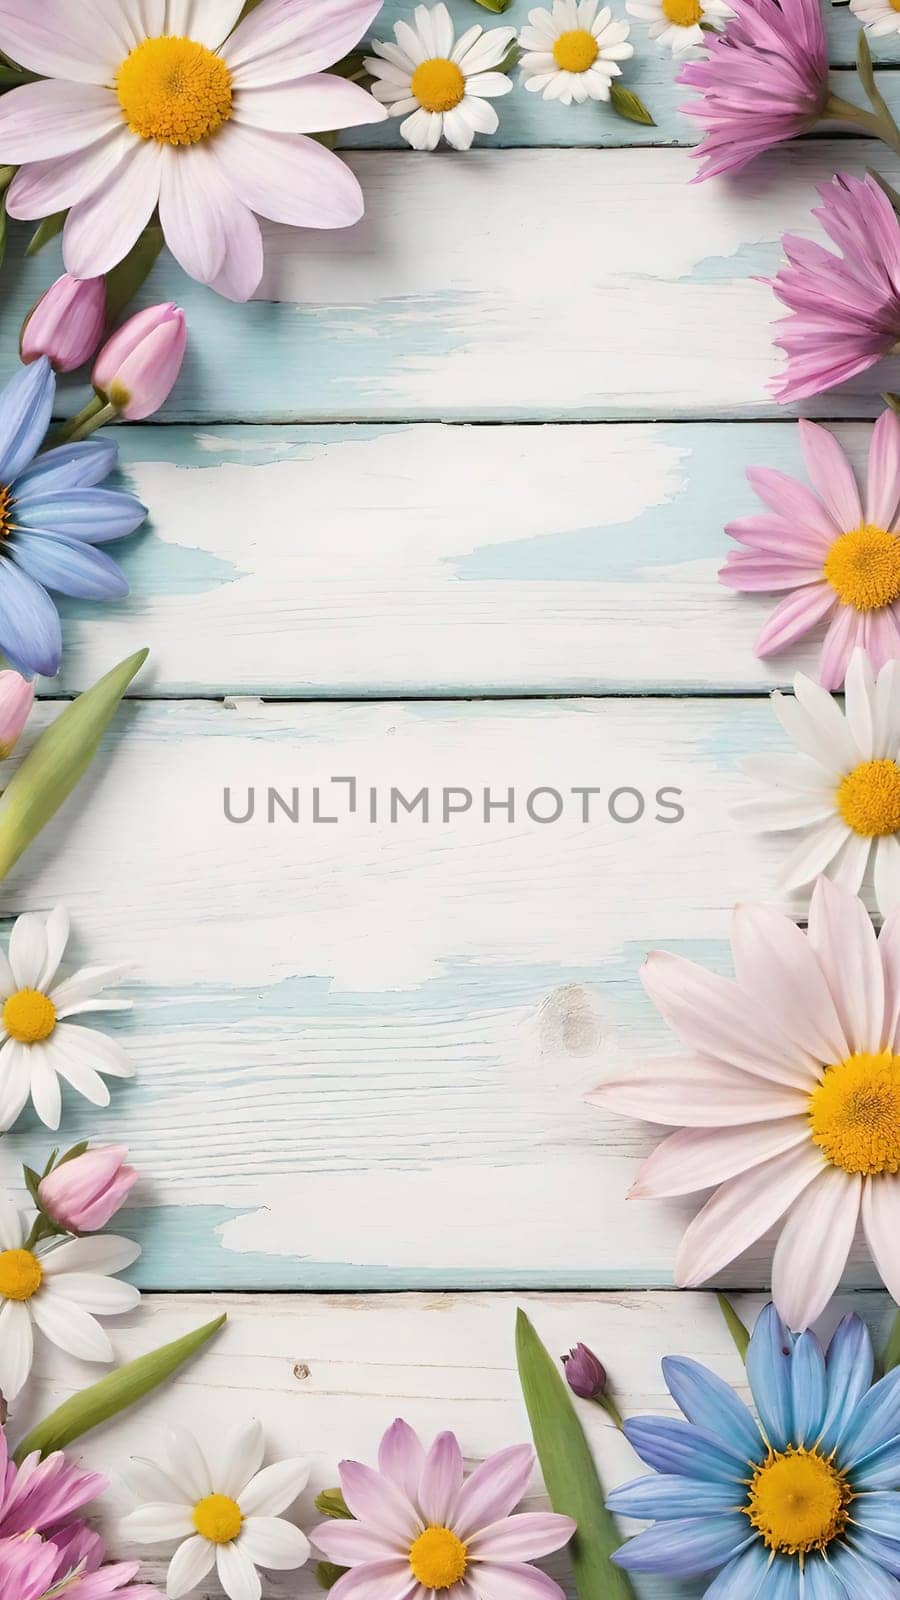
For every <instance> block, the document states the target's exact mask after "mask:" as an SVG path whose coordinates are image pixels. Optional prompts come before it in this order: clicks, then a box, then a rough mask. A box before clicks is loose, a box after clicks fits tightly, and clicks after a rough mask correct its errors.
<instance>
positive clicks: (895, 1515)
mask: <svg viewBox="0 0 900 1600" xmlns="http://www.w3.org/2000/svg"><path fill="white" fill-rule="evenodd" d="M853 1521H854V1522H855V1523H857V1524H858V1525H859V1527H861V1528H868V1530H869V1532H870V1533H877V1534H880V1535H881V1537H882V1538H883V1539H900V1494H897V1493H896V1492H895V1493H891V1492H890V1490H888V1491H886V1492H884V1493H882V1494H861V1495H859V1496H858V1498H857V1499H856V1500H854V1502H853Z"/></svg>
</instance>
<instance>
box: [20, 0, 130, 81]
mask: <svg viewBox="0 0 900 1600" xmlns="http://www.w3.org/2000/svg"><path fill="white" fill-rule="evenodd" d="M0 46H2V48H3V49H4V50H7V51H8V52H9V54H10V55H11V56H12V58H13V60H14V61H20V62H21V63H22V66H23V67H28V68H29V70H30V71H31V72H37V73H39V74H40V75H41V76H42V77H47V78H72V79H74V80H75V81H76V82H78V83H92V84H105V83H109V82H111V80H112V79H113V77H114V76H115V72H116V68H117V67H118V66H120V65H121V61H122V56H121V43H120V39H119V37H118V35H117V33H116V31H115V30H114V29H113V28H111V27H110V26H109V25H108V23H107V22H106V19H105V17H104V14H103V11H102V10H100V9H98V7H97V6H95V5H94V4H92V3H91V0H83V3H82V4H81V5H80V6H79V8H78V11H77V12H74V11H73V10H72V7H71V5H70V3H69V0H41V4H40V6H39V7H36V6H35V5H34V0H0Z"/></svg>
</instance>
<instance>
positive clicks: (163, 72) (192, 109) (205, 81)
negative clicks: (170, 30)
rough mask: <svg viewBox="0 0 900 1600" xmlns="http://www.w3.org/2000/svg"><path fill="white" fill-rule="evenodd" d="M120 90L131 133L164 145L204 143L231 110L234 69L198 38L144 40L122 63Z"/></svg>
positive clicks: (117, 78) (224, 121)
mask: <svg viewBox="0 0 900 1600" xmlns="http://www.w3.org/2000/svg"><path fill="white" fill-rule="evenodd" d="M116 93H117V94H118V96H119V104H120V106H121V107H122V111H123V113H124V116H125V121H126V122H127V123H128V126H129V128H130V129H131V131H132V133H135V134H137V136H138V138H139V139H157V140H158V141H159V142H160V144H171V145H190V144H199V143H200V140H201V139H208V138H209V136H210V134H212V133H217V132H218V130H219V128H221V127H222V126H223V124H224V123H226V122H227V121H228V119H229V117H230V116H231V112H232V95H231V73H230V72H229V70H228V68H227V67H226V65H225V62H224V61H223V60H222V57H221V56H217V55H215V54H214V52H213V51H212V50H207V48H206V46H205V45H203V44H197V43H196V42H195V41H194V40H193V39H181V38H177V37H174V36H172V37H166V38H161V39H144V40H143V41H142V42H141V43H140V44H139V45H137V46H136V48H135V49H134V50H132V52H131V55H130V56H128V57H127V58H126V59H125V60H124V61H123V62H122V65H121V67H120V68H119V70H118V73H117V74H116Z"/></svg>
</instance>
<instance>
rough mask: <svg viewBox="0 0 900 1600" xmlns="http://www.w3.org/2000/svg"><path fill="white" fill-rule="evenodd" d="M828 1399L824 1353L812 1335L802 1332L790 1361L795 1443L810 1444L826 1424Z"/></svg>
mask: <svg viewBox="0 0 900 1600" xmlns="http://www.w3.org/2000/svg"><path fill="white" fill-rule="evenodd" d="M827 1400H828V1384H827V1381H826V1378H825V1354H824V1351H823V1350H822V1346H821V1345H820V1343H819V1341H818V1339H817V1338H816V1336H815V1334H814V1333H802V1334H801V1335H800V1337H799V1339H798V1340H797V1343H796V1344H795V1346H794V1358H793V1360H792V1362H791V1403H792V1405H793V1408H794V1443H795V1444H802V1445H809V1444H813V1443H814V1442H815V1440H816V1439H818V1437H819V1434H820V1433H821V1431H822V1423H823V1422H824V1421H825V1407H826V1404H827Z"/></svg>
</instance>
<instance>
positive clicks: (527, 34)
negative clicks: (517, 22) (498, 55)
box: [519, 0, 634, 106]
mask: <svg viewBox="0 0 900 1600" xmlns="http://www.w3.org/2000/svg"><path fill="white" fill-rule="evenodd" d="M528 20H529V23H530V26H529V27H526V28H523V29H522V31H521V33H520V34H519V43H520V44H521V45H522V46H523V47H524V51H525V54H524V55H523V56H522V58H521V61H520V66H521V68H522V82H523V84H524V86H525V88H526V89H531V90H532V92H533V93H535V94H539V93H542V94H543V97H544V99H545V100H560V101H562V104H563V105H564V106H570V105H571V104H572V101H573V100H574V101H575V102H576V103H577V104H578V105H581V104H583V102H584V101H585V100H608V99H609V86H610V82H611V80H612V79H613V78H618V77H619V76H620V75H621V72H622V68H621V67H620V66H619V65H618V63H619V62H620V61H627V60H629V58H630V57H631V56H633V55H634V45H631V44H626V42H625V41H626V40H627V38H628V35H629V33H630V32H631V29H630V28H629V26H628V23H627V22H620V21H618V19H616V18H614V17H613V14H612V11H611V10H610V8H609V6H604V7H603V10H602V11H600V12H599V13H598V11H597V0H580V3H579V0H553V10H552V11H544V10H540V9H539V10H537V11H530V12H529V13H528Z"/></svg>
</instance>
